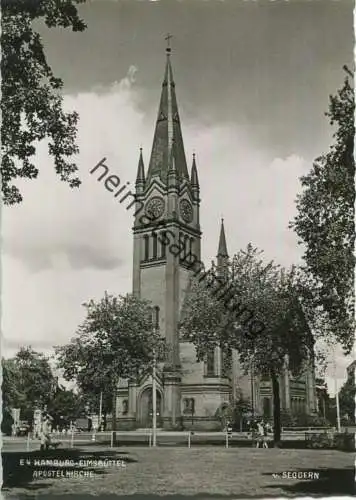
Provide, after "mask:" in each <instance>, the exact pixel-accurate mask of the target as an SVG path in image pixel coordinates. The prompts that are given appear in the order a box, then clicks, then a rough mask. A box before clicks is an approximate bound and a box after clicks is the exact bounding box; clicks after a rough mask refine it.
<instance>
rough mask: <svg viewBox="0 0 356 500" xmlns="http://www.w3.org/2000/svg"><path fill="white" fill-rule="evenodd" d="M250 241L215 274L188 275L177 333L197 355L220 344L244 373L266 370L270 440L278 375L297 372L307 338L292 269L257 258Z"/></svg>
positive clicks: (307, 349) (308, 346)
mask: <svg viewBox="0 0 356 500" xmlns="http://www.w3.org/2000/svg"><path fill="white" fill-rule="evenodd" d="M261 253H262V252H260V251H258V250H257V249H255V248H253V247H252V246H251V245H249V246H248V247H247V250H246V251H240V252H239V253H238V254H237V255H235V256H234V258H233V259H232V262H231V264H230V265H229V267H228V268H227V269H226V271H225V277H224V278H223V279H220V281H221V282H222V283H223V284H224V286H223V287H221V283H220V285H217V283H218V282H219V280H217V279H216V277H214V271H213V270H212V271H211V272H210V276H211V277H210V278H207V279H205V281H204V282H203V281H202V279H200V281H199V279H198V280H195V281H194V280H193V282H192V284H191V287H190V289H189V291H188V293H187V296H186V300H185V303H184V306H183V315H182V322H181V325H180V328H181V333H182V336H183V337H184V338H185V339H186V340H187V341H190V342H193V343H194V344H195V346H196V351H197V358H198V360H199V361H201V360H203V359H205V356H206V354H207V352H208V351H209V350H211V349H213V348H215V347H217V346H220V347H221V348H222V350H223V351H225V352H226V353H231V352H232V350H236V351H237V352H238V354H239V359H240V363H241V364H242V366H243V367H244V369H245V372H246V373H248V372H249V371H250V370H251V368H252V369H253V372H254V373H255V374H259V375H261V376H268V377H270V378H271V381H272V390H273V400H274V411H273V415H274V440H275V443H277V444H278V443H279V441H280V435H281V422H280V398H279V376H280V375H281V374H282V373H284V370H286V369H288V370H289V371H291V372H292V373H293V374H294V375H297V374H299V373H300V372H301V371H302V370H303V368H304V367H305V362H306V361H307V360H309V362H310V361H312V348H313V338H312V334H311V332H310V330H309V328H308V326H307V325H306V322H305V318H304V315H303V313H302V311H301V307H300V304H299V301H298V296H297V294H296V287H297V281H296V280H297V273H296V271H295V269H294V268H292V269H291V270H289V271H287V270H285V269H282V268H280V267H279V266H277V265H275V264H274V263H273V262H270V263H269V264H268V265H265V264H264V263H263V261H262V260H261V259H260V255H261Z"/></svg>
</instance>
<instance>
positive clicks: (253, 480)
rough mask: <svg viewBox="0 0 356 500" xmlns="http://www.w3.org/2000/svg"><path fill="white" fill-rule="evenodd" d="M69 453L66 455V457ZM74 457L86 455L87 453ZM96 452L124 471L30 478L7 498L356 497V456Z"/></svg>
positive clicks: (7, 493)
mask: <svg viewBox="0 0 356 500" xmlns="http://www.w3.org/2000/svg"><path fill="white" fill-rule="evenodd" d="M70 452H72V453H73V450H63V451H62V453H66V454H67V455H68V456H69V454H70ZM53 453H55V452H52V456H55V455H53ZM57 453H58V452H57ZM76 453H77V456H80V457H82V456H83V451H82V452H78V450H76ZM95 453H96V454H99V455H101V457H104V456H106V457H107V458H108V459H113V458H114V457H115V456H116V457H117V458H120V457H121V458H124V460H127V464H126V467H125V468H118V467H116V468H115V467H110V468H105V469H104V470H101V471H98V472H100V474H95V475H94V477H90V478H60V479H42V480H31V481H30V482H28V484H25V485H23V486H21V487H11V488H8V489H6V490H5V491H4V498H5V499H15V498H16V499H28V498H40V499H41V498H42V499H44V498H50V499H51V500H54V499H58V500H59V499H64V500H71V499H78V500H79V499H87V498H92V497H93V496H94V497H95V496H96V497H97V498H103V499H107V500H109V499H120V498H121V499H123V498H131V499H132V500H138V499H144V500H148V499H153V498H159V497H161V498H162V497H165V496H170V498H171V500H173V499H174V500H178V499H181V500H183V498H185V499H186V500H188V499H192V498H194V499H198V498H201V499H214V498H216V499H218V498H219V499H223V498H226V499H233V498H249V497H250V498H268V497H293V496H302V495H308V496H311V495H313V496H316V495H318V496H336V495H352V494H353V481H354V479H353V476H354V472H353V470H354V469H353V464H354V461H353V456H352V454H348V453H343V452H339V451H335V450H278V449H268V450H263V449H254V448H230V449H225V448H216V447H204V448H195V449H194V448H191V449H188V448H168V447H167V448H165V447H159V448H120V449H119V450H117V451H115V450H113V451H112V452H109V451H104V450H103V451H99V450H98V451H96V452H95ZM91 455H93V452H91ZM286 471H292V472H297V471H313V472H319V474H320V477H319V479H313V480H310V479H283V478H282V477H281V474H282V472H286ZM273 474H277V476H278V477H273ZM171 495H174V497H172V496H171Z"/></svg>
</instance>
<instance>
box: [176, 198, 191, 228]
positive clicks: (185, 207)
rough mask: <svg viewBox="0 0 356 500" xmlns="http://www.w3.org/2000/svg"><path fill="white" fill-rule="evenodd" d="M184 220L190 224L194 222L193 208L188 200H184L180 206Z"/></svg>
mask: <svg viewBox="0 0 356 500" xmlns="http://www.w3.org/2000/svg"><path fill="white" fill-rule="evenodd" d="M179 209H180V214H181V216H182V219H183V220H184V221H185V222H187V223H188V224H189V223H190V222H192V220H193V208H192V205H191V204H190V203H189V201H188V200H182V201H181V202H180V204H179Z"/></svg>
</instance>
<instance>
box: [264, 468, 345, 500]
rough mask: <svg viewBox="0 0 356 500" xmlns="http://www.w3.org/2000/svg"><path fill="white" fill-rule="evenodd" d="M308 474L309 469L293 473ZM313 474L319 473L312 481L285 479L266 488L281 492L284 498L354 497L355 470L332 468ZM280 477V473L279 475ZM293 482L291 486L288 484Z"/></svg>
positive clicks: (316, 471) (317, 469) (321, 469)
mask: <svg viewBox="0 0 356 500" xmlns="http://www.w3.org/2000/svg"><path fill="white" fill-rule="evenodd" d="M298 472H299V473H306V476H307V475H308V473H310V472H311V470H310V469H309V470H308V469H296V470H294V471H293V473H298ZM313 472H315V473H319V477H314V478H313V479H296V480H297V481H298V482H297V483H296V482H295V481H296V480H295V479H290V478H285V479H282V481H278V484H277V483H276V484H273V485H269V486H266V488H273V489H279V490H283V492H284V494H286V496H294V495H298V496H302V495H306V496H320V497H327V496H329V497H330V496H354V494H355V470H354V468H353V467H351V466H350V467H346V468H344V469H334V468H332V469H331V468H315V469H313ZM279 474H280V476H282V474H283V473H282V472H280V473H279ZM292 481H293V484H290V483H291V482H292Z"/></svg>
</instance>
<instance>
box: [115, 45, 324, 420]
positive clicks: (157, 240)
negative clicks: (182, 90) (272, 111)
mask: <svg viewBox="0 0 356 500" xmlns="http://www.w3.org/2000/svg"><path fill="white" fill-rule="evenodd" d="M135 187H136V192H135V199H136V206H137V207H139V210H136V212H135V216H134V217H135V220H134V226H133V290H132V291H133V294H135V295H137V296H138V297H141V298H144V299H147V300H150V301H151V303H152V305H153V306H154V308H155V310H156V313H157V317H158V324H159V329H160V332H161V334H162V335H163V336H164V338H165V340H166V343H167V345H168V346H169V349H168V354H167V355H166V359H165V360H164V362H161V363H159V365H158V366H157V370H156V388H157V398H156V400H157V424H158V427H162V428H164V429H178V428H184V429H195V430H220V429H221V420H220V418H219V415H221V412H222V411H223V410H224V408H225V407H227V406H228V405H229V404H230V403H231V402H232V401H234V400H238V399H241V398H243V399H244V400H249V401H250V402H251V404H252V408H253V411H254V414H256V415H264V416H266V417H271V415H272V411H273V410H272V409H273V404H272V403H273V401H272V388H271V383H270V380H268V379H263V378H260V377H257V376H255V375H254V373H253V370H251V373H249V374H247V375H246V374H245V373H244V372H243V371H242V368H241V367H240V366H239V362H238V356H237V354H236V353H235V355H234V356H233V360H232V364H231V365H230V368H229V369H228V370H227V369H226V367H225V366H224V359H223V355H222V353H221V352H220V349H219V348H216V349H215V352H213V353H211V355H209V356H208V357H207V359H206V360H205V361H204V362H197V361H196V355H195V348H194V346H193V345H192V344H190V343H188V342H183V341H181V340H180V339H179V335H178V322H179V316H180V312H181V308H182V304H183V300H184V294H185V290H186V289H187V287H188V284H189V280H190V277H191V272H192V271H191V268H190V267H189V265H187V261H186V260H185V259H184V255H183V257H182V254H180V255H174V254H173V253H172V252H168V251H167V245H166V244H162V241H164V239H165V238H166V237H167V234H169V235H170V239H171V240H172V238H174V242H176V243H179V246H182V247H183V248H184V250H185V252H186V254H190V255H194V256H196V257H197V258H198V259H199V261H200V254H201V238H202V232H201V226H200V214H199V212H200V203H201V199H200V194H201V193H200V186H199V178H198V167H197V161H196V158H195V155H193V158H192V161H191V166H190V168H189V169H188V165H187V160H186V156H185V150H184V144H183V136H182V130H181V123H180V118H179V112H178V104H177V97H176V88H175V82H174V78H173V71H172V63H171V48H170V47H169V46H168V47H167V48H166V62H165V70H164V78H163V83H162V90H161V97H160V103H159V109H158V116H157V121H156V125H155V131H154V138H153V145H152V151H151V157H150V161H149V164H148V168H147V170H146V169H145V165H144V160H143V154H142V150H141V151H140V156H139V161H138V169H137V176H136V186H135ZM141 209H142V210H141ZM142 212H144V213H145V214H147V218H146V220H144V217H142ZM153 229H154V230H153ZM218 231H219V228H218V226H217V233H218ZM217 249H218V251H217V262H216V266H217V270H219V268H221V267H222V266H223V265H224V263H226V262H227V260H228V258H229V255H228V250H227V243H226V235H225V228H224V223H223V221H222V222H221V226H220V236H219V240H218V241H217ZM183 253H184V252H183ZM280 391H281V395H280V396H281V406H282V409H285V410H289V411H291V412H296V411H300V412H305V413H313V412H314V411H315V410H316V394H315V381H314V371H313V369H312V368H309V369H307V370H306V371H305V373H304V374H303V376H300V377H298V379H293V377H291V375H290V374H288V373H287V372H286V373H285V375H284V376H282V377H280ZM116 413H117V428H118V429H119V430H120V429H122V430H125V429H127V430H129V429H137V428H147V427H150V426H151V425H152V378H151V374H147V375H146V376H143V377H142V379H141V380H137V381H134V382H133V381H128V380H121V381H120V383H119V387H118V392H117V412H116Z"/></svg>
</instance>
